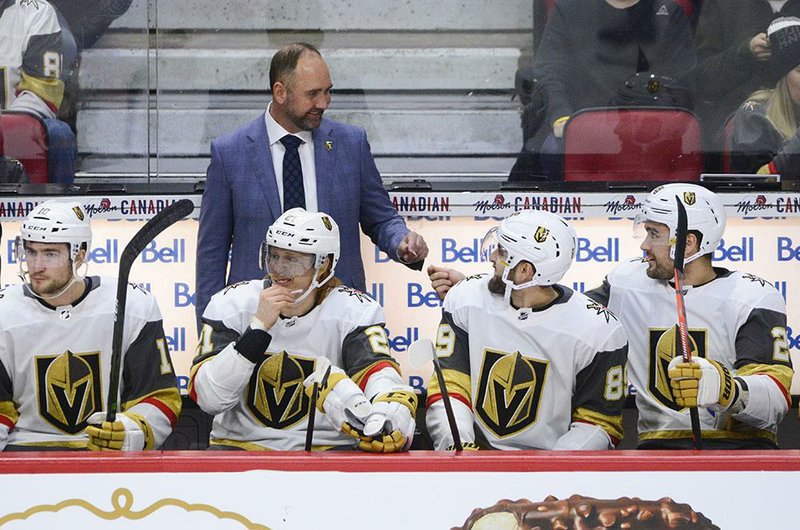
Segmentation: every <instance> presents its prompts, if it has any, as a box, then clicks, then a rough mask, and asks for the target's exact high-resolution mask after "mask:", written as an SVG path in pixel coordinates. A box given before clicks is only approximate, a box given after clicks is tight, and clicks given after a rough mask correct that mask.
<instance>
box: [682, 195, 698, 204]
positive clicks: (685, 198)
mask: <svg viewBox="0 0 800 530" xmlns="http://www.w3.org/2000/svg"><path fill="white" fill-rule="evenodd" d="M696 201H697V196H695V194H694V192H693V191H684V192H683V202H685V203H686V205H687V206H691V205H693V204H694V203H695V202H696Z"/></svg>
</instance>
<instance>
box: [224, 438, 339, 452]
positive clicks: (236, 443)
mask: <svg viewBox="0 0 800 530" xmlns="http://www.w3.org/2000/svg"><path fill="white" fill-rule="evenodd" d="M208 444H209V445H229V446H231V447H238V448H239V449H244V450H245V451H276V449H270V448H269V447H264V446H263V445H259V444H257V443H254V442H244V441H242V440H231V439H230V438H215V439H213V440H211V441H209V442H208ZM333 448H334V446H333V445H313V446H311V450H312V451H328V450H329V449H333Z"/></svg>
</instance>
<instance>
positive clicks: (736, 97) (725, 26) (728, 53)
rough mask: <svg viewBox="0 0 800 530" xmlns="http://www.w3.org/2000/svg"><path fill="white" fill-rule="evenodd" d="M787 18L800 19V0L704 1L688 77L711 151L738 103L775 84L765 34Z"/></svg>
mask: <svg viewBox="0 0 800 530" xmlns="http://www.w3.org/2000/svg"><path fill="white" fill-rule="evenodd" d="M785 16H800V0H704V1H703V4H702V8H701V10H700V17H699V19H698V23H697V29H696V32H695V41H696V43H697V55H698V65H697V68H696V69H695V70H694V72H693V74H692V75H691V77H692V79H693V80H694V82H695V83H696V86H695V93H696V95H697V97H696V102H697V106H696V109H695V110H696V112H697V114H698V116H699V117H700V121H701V123H702V125H703V135H704V140H705V143H706V146H707V147H706V150H707V151H708V152H709V153H717V152H720V151H721V149H722V147H723V131H724V128H725V125H726V123H727V121H728V119H729V118H730V117H731V115H733V113H734V112H735V111H736V109H737V108H738V107H739V105H741V104H742V102H743V101H744V100H745V99H747V98H748V97H749V96H750V94H752V93H753V92H755V91H756V90H759V89H763V88H769V87H771V86H773V85H774V79H773V78H771V74H770V66H769V59H770V55H771V48H770V43H769V39H768V38H767V35H766V33H765V32H766V30H767V26H769V24H770V22H771V21H772V20H773V19H774V18H776V17H785ZM712 160H713V159H712ZM715 165H716V164H715ZM712 169H713V166H712Z"/></svg>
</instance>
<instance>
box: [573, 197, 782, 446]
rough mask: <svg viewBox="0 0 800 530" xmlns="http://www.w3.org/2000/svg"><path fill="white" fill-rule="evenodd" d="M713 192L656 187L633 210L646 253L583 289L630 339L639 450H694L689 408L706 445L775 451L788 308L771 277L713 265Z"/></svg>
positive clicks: (717, 211) (718, 221)
mask: <svg viewBox="0 0 800 530" xmlns="http://www.w3.org/2000/svg"><path fill="white" fill-rule="evenodd" d="M676 197H677V198H678V200H680V201H681V202H682V203H683V204H684V206H685V207H686V212H687V217H688V235H687V237H686V251H685V255H686V258H685V263H686V264H685V268H684V278H683V283H682V285H683V288H684V290H685V294H684V298H685V301H686V320H687V323H688V326H689V338H690V346H691V349H692V363H691V364H688V363H684V362H683V359H682V357H681V356H680V353H678V354H677V356H676V352H675V323H676V321H677V312H676V305H675V290H674V286H672V285H671V284H670V281H671V280H672V279H673V274H674V256H675V230H676V226H677V222H678V215H677V202H676ZM725 221H726V217H725V210H724V207H723V205H722V201H721V200H720V199H719V197H717V196H716V195H715V194H714V193H712V192H710V191H708V190H707V189H705V188H703V187H700V186H697V185H693V184H668V185H666V186H661V187H658V188H656V189H654V190H653V191H652V193H651V194H650V195H649V196H648V197H647V199H646V200H645V202H644V205H643V207H642V212H641V213H640V214H639V215H638V216H637V220H636V224H637V227H639V228H640V229H641V231H642V236H643V238H644V239H643V241H642V244H641V249H642V251H644V258H640V259H635V260H633V261H630V262H628V263H623V264H621V265H619V266H618V267H617V268H615V269H614V270H613V271H612V272H611V273H610V274H609V275H608V276H607V277H606V280H605V282H604V283H603V285H602V287H600V288H598V289H596V290H594V291H592V292H591V293H587V294H589V296H591V297H592V298H594V299H595V300H598V301H599V302H601V303H603V304H606V305H608V307H609V309H611V311H613V312H614V314H616V315H617V316H619V318H620V319H621V321H622V323H623V325H624V326H625V331H626V332H627V334H628V338H629V340H630V343H631V350H630V355H629V356H628V359H629V371H628V373H629V376H630V378H631V382H632V383H633V385H634V386H635V387H636V390H637V393H636V406H637V408H638V409H639V425H638V431H639V448H643V449H680V448H692V434H691V427H690V421H689V412H688V410H689V409H688V408H687V407H690V406H697V407H698V408H699V410H698V412H699V417H700V423H701V428H702V434H703V442H702V444H703V448H709V449H715V448H716V449H735V448H747V449H763V448H776V447H777V440H776V433H777V427H778V424H779V423H780V421H781V420H782V419H783V417H784V415H785V414H786V412H787V411H788V408H789V406H790V396H789V386H790V383H791V380H792V376H793V373H794V372H793V370H792V363H791V360H790V358H789V348H788V342H787V336H786V307H785V303H784V301H783V298H782V297H781V295H780V294H779V293H778V291H777V290H776V289H775V288H773V286H772V285H771V284H769V283H768V282H766V281H764V280H762V279H761V278H759V277H757V276H754V275H752V274H745V273H741V272H736V271H730V270H727V269H723V268H717V267H714V266H713V265H712V262H711V255H712V253H713V252H714V250H715V249H716V248H717V246H718V245H719V242H720V239H721V238H722V235H723V232H724V231H725Z"/></svg>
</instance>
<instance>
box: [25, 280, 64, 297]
mask: <svg viewBox="0 0 800 530" xmlns="http://www.w3.org/2000/svg"><path fill="white" fill-rule="evenodd" d="M70 283H72V274H68V275H66V276H61V277H58V278H53V279H51V280H49V281H44V282H43V283H41V284H40V286H38V287H34V283H33V280H31V289H32V290H33V292H34V293H36V294H38V295H39V296H41V297H43V298H47V297H48V296H51V295H57V294H61V292H62V291H64V290H66V287H67V286H68V285H69V284H70Z"/></svg>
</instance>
